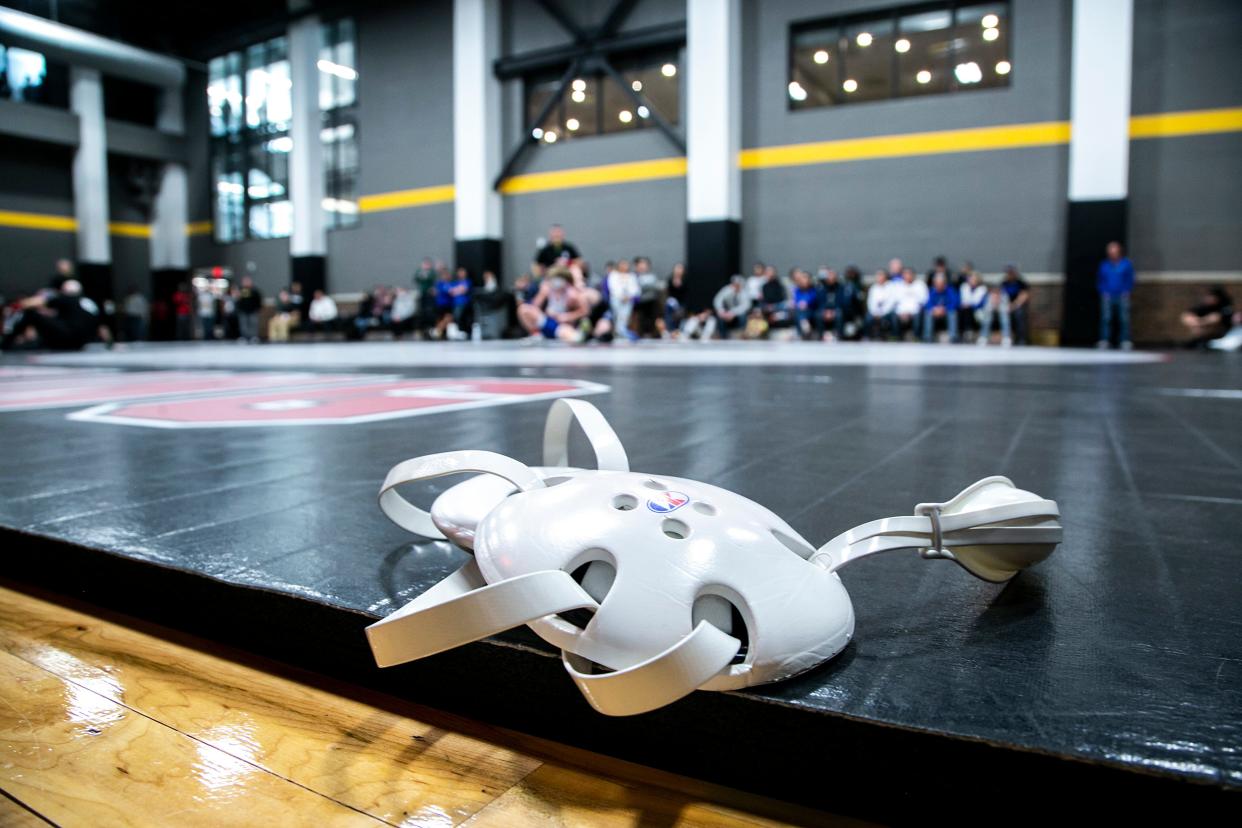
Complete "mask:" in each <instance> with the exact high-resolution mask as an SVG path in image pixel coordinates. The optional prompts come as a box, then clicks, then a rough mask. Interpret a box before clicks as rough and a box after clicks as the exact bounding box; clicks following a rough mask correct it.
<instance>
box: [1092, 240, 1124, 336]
mask: <svg viewBox="0 0 1242 828" xmlns="http://www.w3.org/2000/svg"><path fill="white" fill-rule="evenodd" d="M1107 253H1108V256H1107V258H1105V259H1104V261H1102V262H1100V269H1099V270H1098V271H1097V272H1096V275H1095V284H1096V288H1097V289H1098V290H1099V291H1100V341H1099V342H1097V343H1096V347H1097V348H1107V347H1108V346H1109V345H1110V344H1111V341H1112V335H1113V317H1114V316H1116V317H1117V327H1118V329H1119V330H1118V331H1117V333H1118V340H1119V341H1120V343H1121V347H1122V348H1123V349H1124V350H1127V351H1128V350H1130V348H1132V347H1134V346H1133V345H1132V344H1131V342H1130V294H1131V293H1133V292H1134V265H1133V264H1132V263H1131V262H1130V260H1129V258H1127V257H1126V256H1123V255H1122V251H1121V242H1115V241H1114V242H1109V243H1108V248H1107Z"/></svg>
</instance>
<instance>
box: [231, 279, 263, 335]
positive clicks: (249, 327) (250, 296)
mask: <svg viewBox="0 0 1242 828" xmlns="http://www.w3.org/2000/svg"><path fill="white" fill-rule="evenodd" d="M246 270H247V271H250V272H248V273H247V274H246V275H245V276H243V277H242V278H241V288H240V290H239V291H238V294H237V325H238V328H239V330H240V332H241V338H242V339H244V340H245V341H247V342H258V341H259V311H261V310H262V309H263V293H262V292H261V291H260V290H259V289H258V288H257V287H255V284H254V277H253V276H251V275H250V273H253V272H254V262H248V263H247V264H246Z"/></svg>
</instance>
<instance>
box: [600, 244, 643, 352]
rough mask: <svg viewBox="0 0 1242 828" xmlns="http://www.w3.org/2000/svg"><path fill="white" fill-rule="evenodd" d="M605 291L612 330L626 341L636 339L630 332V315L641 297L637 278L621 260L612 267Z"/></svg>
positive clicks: (627, 264) (633, 333)
mask: <svg viewBox="0 0 1242 828" xmlns="http://www.w3.org/2000/svg"><path fill="white" fill-rule="evenodd" d="M605 290H606V292H607V295H608V308H609V310H611V311H612V324H613V330H614V331H615V332H616V333H617V334H619V335H621V336H624V337H626V338H627V339H630V340H634V339H638V334H637V333H635V332H634V331H631V330H630V314H631V313H632V312H633V310H634V303H635V302H637V301H638V297H639V296H641V295H642V289H641V288H640V287H639V286H638V277H637V276H635V275H634V274H633V273H631V272H630V263H629V261H627V260H626V259H622V260H621V261H619V262H617V263H616V264H615V265H614V266H613V270H612V272H610V273H609V274H608V276H607V279H606V285H605Z"/></svg>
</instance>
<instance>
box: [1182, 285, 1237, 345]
mask: <svg viewBox="0 0 1242 828" xmlns="http://www.w3.org/2000/svg"><path fill="white" fill-rule="evenodd" d="M1232 318H1233V298H1232V297H1231V296H1230V295H1229V294H1228V293H1227V292H1226V291H1225V289H1224V288H1223V287H1221V286H1220V285H1214V286H1212V287H1211V288H1209V289H1208V290H1207V292H1206V293H1204V294H1203V296H1202V297H1201V298H1200V300H1199V304H1197V305H1195V306H1194V307H1192V308H1191V309H1190V310H1188V311H1186V312H1185V313H1183V314H1182V325H1184V326H1185V327H1186V330H1187V332H1188V333H1189V334H1190V340H1189V341H1188V342H1187V343H1186V347H1188V348H1201V347H1203V346H1205V345H1207V343H1208V342H1209V341H1211V340H1213V339H1217V338H1218V337H1222V336H1224V335H1225V334H1226V333H1227V332H1228V331H1229V328H1230V324H1231V321H1232Z"/></svg>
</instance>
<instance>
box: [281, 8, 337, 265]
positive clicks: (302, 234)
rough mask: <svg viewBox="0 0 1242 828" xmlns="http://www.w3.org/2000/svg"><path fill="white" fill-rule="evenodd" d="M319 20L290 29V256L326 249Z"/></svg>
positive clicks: (305, 19) (310, 19) (304, 20)
mask: <svg viewBox="0 0 1242 828" xmlns="http://www.w3.org/2000/svg"><path fill="white" fill-rule="evenodd" d="M319 39H320V34H319V17H318V16H316V15H309V16H307V17H302V18H299V19H298V20H296V21H294V22H293V23H291V24H290V25H289V77H290V79H291V80H292V81H293V100H292V104H293V118H292V120H291V122H290V125H289V137H290V138H292V139H293V149H292V150H291V151H290V153H289V197H290V200H291V201H292V202H293V233H292V234H291V236H290V238H289V253H290V255H291V256H294V257H298V256H322V255H324V254H325V253H327V251H328V237H327V229H326V226H325V222H324V215H323V196H324V182H323V145H322V143H321V142H320V138H319V133H320V130H321V121H320V115H319V65H318V63H319Z"/></svg>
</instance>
